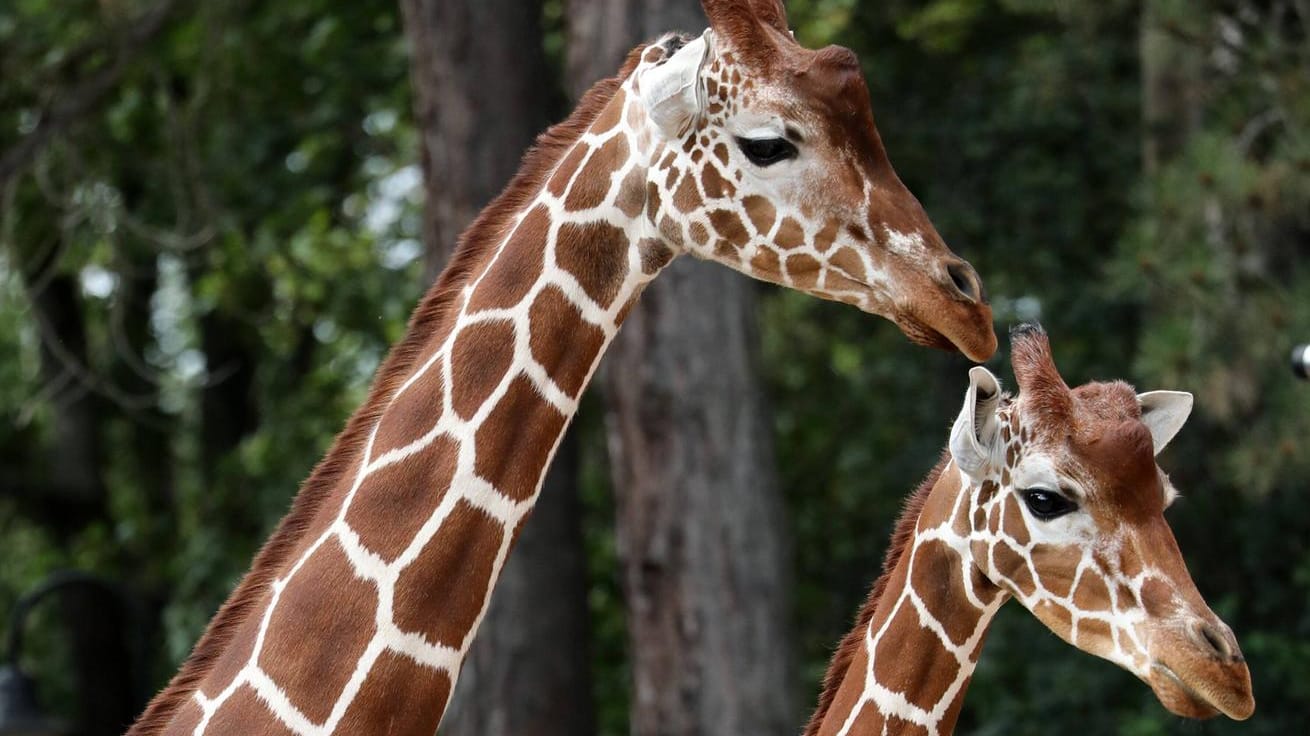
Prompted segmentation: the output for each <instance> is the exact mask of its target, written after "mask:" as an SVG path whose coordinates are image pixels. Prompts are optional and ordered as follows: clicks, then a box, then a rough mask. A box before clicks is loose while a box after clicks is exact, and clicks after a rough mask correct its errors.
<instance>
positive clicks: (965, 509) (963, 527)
mask: <svg viewBox="0 0 1310 736" xmlns="http://www.w3.org/2000/svg"><path fill="white" fill-rule="evenodd" d="M951 531H953V532H955V533H956V534H958V535H960V536H961V537H967V536H969V531H970V529H969V506H968V504H963V503H962V504H957V506H956V510H955V516H954V517H952V519H951Z"/></svg>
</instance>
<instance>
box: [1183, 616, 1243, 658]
mask: <svg viewBox="0 0 1310 736" xmlns="http://www.w3.org/2000/svg"><path fill="white" fill-rule="evenodd" d="M1192 634H1193V636H1194V638H1195V639H1196V643H1197V644H1200V645H1201V646H1202V647H1204V648H1205V649H1206V650H1207V651H1208V652H1209V653H1210V654H1212V655H1214V656H1215V657H1218V658H1219V659H1230V658H1232V656H1233V648H1232V647H1231V646H1230V645H1229V643H1228V637H1226V636H1224V634H1223V632H1221V631H1219V630H1217V629H1216V628H1215V627H1213V626H1211V625H1210V624H1208V623H1205V622H1204V621H1198V622H1197V623H1195V624H1193V625H1192Z"/></svg>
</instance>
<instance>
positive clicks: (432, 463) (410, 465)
mask: <svg viewBox="0 0 1310 736" xmlns="http://www.w3.org/2000/svg"><path fill="white" fill-rule="evenodd" d="M458 457H459V446H458V445H457V444H455V442H454V441H453V440H451V439H450V438H448V437H444V436H443V437H438V438H436V439H435V440H433V441H432V444H430V445H428V446H427V447H426V448H425V449H424V450H423V451H422V452H418V453H415V454H413V455H410V456H409V457H407V458H405V459H404V460H401V461H399V462H395V463H392V464H391V465H388V466H386V467H384V468H381V469H379V470H375V471H373V473H372V474H370V475H369V476H368V477H367V478H366V479H365V480H364V484H363V485H362V486H360V488H359V490H358V491H357V492H356V493H355V497H354V499H353V500H352V501H351V503H350V508H349V509H348V510H347V511H346V523H347V524H348V525H350V528H351V529H354V530H355V533H356V534H358V535H359V541H360V543H361V544H363V545H364V546H365V547H367V548H368V549H369V550H370V551H372V552H373V553H375V554H377V555H378V556H379V557H381V558H382V559H383V560H385V561H387V562H394V561H395V559H396V558H397V557H399V556H400V553H401V552H404V551H405V548H406V547H408V546H409V543H410V541H411V540H412V539H414V536H415V535H416V534H418V530H419V528H420V527H422V526H423V524H424V523H425V522H426V521H427V520H428V517H430V516H431V515H432V514H433V513H434V512H435V511H436V510H437V506H438V505H439V504H440V503H441V499H442V498H444V497H445V495H446V492H447V491H448V490H449V489H450V481H451V479H452V478H453V477H454V475H455V462H456V460H457V459H458Z"/></svg>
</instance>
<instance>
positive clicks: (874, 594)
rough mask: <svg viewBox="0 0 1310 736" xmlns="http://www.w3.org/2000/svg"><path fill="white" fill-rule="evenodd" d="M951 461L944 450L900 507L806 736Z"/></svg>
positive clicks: (822, 713)
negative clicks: (876, 571) (873, 578)
mask: <svg viewBox="0 0 1310 736" xmlns="http://www.w3.org/2000/svg"><path fill="white" fill-rule="evenodd" d="M950 459H951V453H950V452H949V451H947V450H944V451H942V456H941V459H940V460H938V461H937V466H936V467H934V468H933V469H932V470H931V471H929V473H928V475H927V476H926V477H925V478H924V479H923V480H922V481H921V482H920V483H919V487H918V488H916V489H914V492H913V493H911V494H910V496H909V498H907V499H906V500H905V505H904V506H903V507H901V515H900V517H899V518H898V519H897V520H896V529H895V530H894V531H893V532H892V541H891V544H890V545H889V546H888V547H887V554H886V555H885V556H884V557H883V560H882V574H880V575H879V576H878V579H877V581H875V582H874V584H873V588H872V589H871V590H870V591H869V597H868V598H867V599H865V601H864V607H863V608H861V609H860V614H859V616H857V617H856V619H855V626H854V627H853V628H852V629H851V630H850V631H849V632H847V634H846V636H845V637H843V638H842V641H841V644H840V645H838V646H837V651H836V652H835V653H834V654H833V655H832V661H831V662H829V663H828V672H827V674H825V675H824V676H823V693H822V694H820V695H819V705H818V707H817V708H815V710H814V715H813V716H811V717H810V722H809V724H808V725H806V727H805V736H815V734H817V733H818V732H819V726H821V725H823V719H824V718H825V717H826V716H827V715H828V709H829V708H831V707H832V701H833V699H834V698H836V697H837V689H838V688H840V687H841V683H842V680H843V679H844V678H845V677H846V671H847V670H848V669H850V666H851V662H852V661H853V660H854V659H855V653H856V652H857V651H859V648H860V646H861V645H862V643H863V641H864V631H865V629H867V628H869V622H870V621H872V620H873V612H874V611H876V610H877V609H878V601H879V600H880V599H881V598H882V594H883V593H884V592H885V591H886V590H887V582H888V580H890V578H891V573H892V571H893V570H895V569H896V565H898V564H899V563H900V561H901V555H903V554H904V553H905V548H906V547H907V546H908V545H909V543H910V540H911V539H912V538H913V537H914V527H915V525H916V524H918V522H919V514H921V513H923V506H924V504H925V503H927V502H928V496H929V494H930V493H931V492H932V489H933V486H935V485H937V481H938V479H940V478H941V476H942V471H943V470H945V469H946V464H947V463H948V462H950Z"/></svg>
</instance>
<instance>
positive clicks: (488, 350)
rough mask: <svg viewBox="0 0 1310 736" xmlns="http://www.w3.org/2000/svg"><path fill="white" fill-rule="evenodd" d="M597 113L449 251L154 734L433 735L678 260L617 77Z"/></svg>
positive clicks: (639, 118)
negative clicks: (523, 549)
mask: <svg viewBox="0 0 1310 736" xmlns="http://www.w3.org/2000/svg"><path fill="white" fill-rule="evenodd" d="M634 58H635V57H634ZM632 63H633V62H632V60H631V59H630V62H629V64H628V65H627V66H626V67H625V70H627V71H629V72H630V70H631V67H632ZM629 84H630V82H629ZM585 105H586V102H585V100H584V103H583V106H585ZM583 106H580V109H581V108H582V107H583ZM634 108H635V109H634ZM577 114H578V113H575V116H576V115H577ZM593 116H594V121H593V122H592V123H591V125H590V127H589V128H588V129H587V130H586V131H585V132H583V133H582V134H581V135H580V136H578V137H577V140H576V141H575V142H574V143H573V144H572V145H571V146H569V147H567V148H565V149H564V150H562V151H561V152H560V153H561V155H560V156H559V158H558V160H557V161H555V162H554V163H553V165H552V166H551V169H550V171H548V172H546V174H545V175H542V176H540V177H539V179H538V180H537V183H538V186H536V187H535V188H534V191H532V192H531V196H526V197H523V199H521V200H520V201H522V203H523V204H522V205H521V206H519V207H517V208H516V209H515V210H514V211H513V212H512V214H511V216H509V217H508V218H506V220H505V221H504V224H503V226H502V227H479V225H478V224H475V225H474V227H473V228H471V230H470V233H473V234H474V235H476V234H478V233H482V234H485V233H487V232H488V231H494V232H496V233H498V234H499V235H498V238H497V240H496V241H495V242H494V244H492V245H491V246H490V247H485V248H484V247H480V246H479V244H476V243H472V242H467V243H464V244H463V245H462V246H461V248H462V249H469V248H474V249H476V250H477V252H479V253H480V254H481V255H480V257H479V258H478V259H477V261H476V262H473V263H466V264H463V266H462V268H463V269H465V272H466V275H465V277H464V278H463V280H457V281H455V282H453V283H447V286H446V288H447V289H456V290H457V293H455V294H454V295H453V296H451V295H449V294H448V295H447V298H449V299H450V304H449V311H448V314H447V316H446V318H445V319H444V320H442V321H441V322H442V323H441V324H438V325H436V326H435V327H434V328H433V329H432V330H431V331H430V334H429V335H428V337H427V338H426V339H425V340H422V341H418V342H414V341H407V342H406V343H405V344H406V345H411V347H412V350H413V355H411V356H410V360H409V362H408V366H409V367H408V368H407V369H406V370H405V371H404V372H403V373H402V374H401V375H400V376H398V380H397V382H396V386H395V388H394V390H392V391H390V393H389V396H382V397H380V400H381V403H382V406H383V408H382V409H381V410H380V411H377V412H375V418H374V417H373V416H369V418H368V419H367V420H361V419H360V417H361V416H366V415H368V412H367V411H366V409H367V408H368V407H367V406H366V407H365V410H361V412H360V413H359V414H357V416H356V418H355V419H352V424H353V423H354V422H355V421H356V420H360V421H368V424H367V425H366V426H365V431H364V432H363V434H362V436H363V438H364V440H363V441H362V443H361V447H359V448H358V449H357V451H356V452H355V453H354V454H353V455H350V456H348V457H346V458H345V459H344V460H341V461H340V462H342V463H343V464H344V467H345V470H344V471H343V472H341V473H339V478H338V479H337V480H336V482H335V484H334V486H333V488H332V489H331V490H330V491H329V492H328V493H327V495H326V497H325V499H324V500H323V502H322V503H320V504H318V507H317V509H316V510H315V512H314V513H312V514H309V515H308V516H309V518H308V520H307V521H296V522H294V523H291V522H285V521H284V524H283V528H284V529H285V528H286V527H287V526H288V524H291V526H295V527H298V528H297V529H296V531H298V532H299V533H298V535H297V537H296V539H295V540H294V544H293V545H292V546H291V548H290V553H289V554H286V555H284V556H283V557H282V559H281V560H279V563H280V564H277V565H276V567H275V570H274V571H273V574H272V575H271V576H269V577H270V584H268V585H266V586H256V587H255V588H254V589H252V590H251V591H249V600H248V601H247V600H243V601H242V602H241V603H238V604H234V603H233V602H232V600H230V601H229V603H228V604H225V606H224V612H226V611H227V610H228V609H229V608H230V607H234V606H235V610H237V612H238V613H239V614H240V616H239V618H237V619H236V620H234V621H232V622H231V623H230V624H228V625H230V627H231V632H230V634H226V633H225V639H226V641H224V642H223V646H222V648H221V649H220V650H219V651H218V652H217V653H216V654H215V655H214V656H213V658H212V660H211V661H209V662H206V663H204V664H205V665H206V666H205V667H204V670H203V672H201V673H200V674H199V675H198V676H196V678H195V680H196V685H195V687H194V688H190V689H189V690H190V692H189V695H190V697H189V698H186V699H185V700H184V701H183V702H181V704H180V705H178V706H175V707H174V709H173V710H172V712H171V713H170V712H167V711H165V715H167V716H168V718H167V720H165V721H164V727H163V728H162V730H163V731H165V732H168V733H205V732H209V733H255V732H259V733H274V732H277V733H286V732H290V733H299V734H327V733H333V732H340V733H377V732H387V733H424V734H431V733H433V732H434V731H435V730H436V727H437V725H438V724H439V722H440V720H441V716H442V714H443V712H444V710H445V706H446V703H447V700H448V698H449V694H450V692H451V690H452V689H453V686H454V681H455V679H456V677H457V675H458V672H459V668H460V664H461V662H462V659H463V657H464V654H465V653H466V651H467V649H468V646H469V645H470V643H471V642H472V639H473V636H474V633H475V631H476V629H477V626H478V623H479V622H480V620H481V618H482V616H483V614H484V612H485V610H486V607H487V603H488V601H489V600H490V595H491V591H492V589H493V587H494V585H495V581H496V579H497V578H498V576H499V574H500V571H501V567H502V565H503V564H504V561H505V559H506V556H507V555H508V553H509V550H510V547H511V546H512V544H513V541H514V539H515V538H516V537H517V533H518V531H519V529H520V528H521V525H522V523H523V522H524V521H525V519H526V517H527V516H528V514H529V512H530V511H531V509H532V507H533V505H534V503H535V500H536V495H537V492H538V490H539V488H540V484H541V481H542V478H543V477H544V474H545V471H546V467H547V465H548V464H549V462H550V460H551V457H552V455H553V454H554V452H555V449H556V447H557V446H558V444H559V441H560V438H561V437H562V435H563V433H564V430H565V428H566V426H567V424H568V422H569V420H570V419H571V417H572V416H573V414H574V412H575V410H576V408H577V403H578V399H579V397H580V395H581V393H582V390H583V388H584V387H585V386H586V384H587V382H588V381H589V380H590V378H591V375H592V373H593V371H594V370H595V367H596V364H597V362H598V361H599V359H600V356H601V354H602V353H603V351H604V349H605V347H606V346H607V345H608V344H609V342H610V340H611V339H612V338H613V337H614V334H615V332H616V331H617V329H618V327H619V325H620V323H621V322H622V321H623V319H624V317H625V316H626V314H627V311H628V309H629V308H630V307H631V306H632V304H633V303H634V302H635V300H636V298H637V296H638V294H639V293H640V290H641V288H642V287H643V286H644V284H645V283H647V282H648V281H649V280H650V279H651V278H653V276H654V275H655V274H656V273H658V271H659V270H660V269H661V268H662V267H663V266H664V265H665V264H666V263H667V262H668V260H669V259H670V258H672V256H673V252H672V251H671V250H670V249H668V248H667V247H665V246H664V245H663V244H662V243H661V242H660V241H659V239H658V238H655V237H651V236H650V235H649V233H651V232H653V228H651V227H650V225H649V223H648V220H647V219H646V218H645V217H643V214H644V213H643V210H642V206H641V205H642V204H643V201H644V196H643V195H644V194H645V179H646V177H645V167H646V166H647V155H648V154H649V153H650V151H649V148H650V147H651V145H652V143H651V137H650V135H649V133H648V132H647V131H646V130H645V129H644V128H643V124H644V122H645V121H644V116H643V115H642V111H641V109H640V108H639V107H637V103H636V102H635V95H631V94H629V92H628V91H627V90H626V85H625V86H624V87H620V88H619V89H618V91H617V93H616V94H614V96H613V97H612V99H610V100H609V101H608V103H607V104H604V106H603V107H601V108H600V111H599V113H594V112H593ZM548 135H549V134H548ZM516 181H517V180H516ZM513 187H514V185H511V190H510V191H513ZM506 196H508V195H506ZM505 198H506V197H505V196H503V197H502V200H504V199H505ZM510 199H513V197H510ZM493 207H494V205H493ZM485 217H486V216H485V215H484V218H485ZM480 222H481V220H480ZM483 245H485V244H483ZM447 281H449V279H448V280H447ZM443 283H446V282H445V281H443ZM440 287H441V284H439V285H438V288H440ZM434 291H435V290H434ZM433 299H434V297H433V296H432V295H431V294H430V295H429V297H428V298H427V300H425V301H428V302H430V301H432V300H433ZM425 307H426V304H425V305H424V306H421V307H420V313H421V312H422V311H423V310H424V308H425ZM417 319H418V318H417V317H416V320H417ZM414 329H416V327H415V325H411V331H413V330H414ZM397 352H400V351H399V350H398V351H397ZM393 359H395V353H393V356H392V358H391V359H389V361H390V360H393ZM375 393H376V390H375ZM348 431H349V430H348ZM341 444H342V443H341V442H339V443H338V446H337V447H334V449H333V451H332V452H330V453H329V456H328V459H327V460H325V462H324V464H323V465H325V466H326V465H330V464H332V463H333V462H334V460H333V456H334V454H337V453H339V452H343V451H344V450H343V448H342V447H341V446H340V445H341ZM321 467H322V466H321ZM317 474H318V471H316V475H317ZM311 482H312V479H311ZM293 515H294V512H293ZM302 526H303V528H299V527H302ZM281 533H282V531H281V530H280V531H279V535H280V534H281ZM278 538H279V537H278V536H277V535H275V537H274V539H275V540H277V539H278ZM269 546H270V547H271V546H273V544H272V543H270V545H269ZM265 553H267V548H266V551H265ZM265 553H261V558H262V557H263V556H264V554H265ZM258 566H259V562H258V561H257V563H256V568H258ZM250 577H254V573H253V572H252V575H251V576H250ZM250 577H248V579H247V582H248V581H249V580H250ZM247 582H243V584H242V588H239V589H238V591H237V593H236V594H234V596H233V600H235V599H237V598H238V597H239V596H240V595H241V594H242V591H243V589H244V588H245V587H246V585H247ZM224 612H220V616H219V617H216V621H217V620H218V619H219V618H222V617H223V613H224ZM235 615H236V614H234V616H235ZM215 626H217V624H214V625H211V632H207V634H206V637H208V636H210V633H212V631H213V629H214V627H215ZM204 644H205V642H204V640H203V639H202V642H201V645H198V647H197V652H200V651H201V650H202V647H203V646H204ZM192 659H193V660H196V659H206V658H205V657H199V656H198V655H193V658H192ZM191 664H192V663H191V662H189V663H188V665H191ZM186 674H187V669H186V668H184V669H183V675H182V676H180V677H183V676H185V675H186ZM175 684H176V681H175ZM170 689H172V686H170ZM168 694H169V691H167V690H166V691H165V693H164V695H168ZM161 697H163V696H161ZM149 715H150V711H147V716H149ZM143 720H146V719H144V718H143ZM139 728H140V727H139ZM137 732H138V733H154V732H156V731H154V730H149V729H148V728H140V730H139V731H137Z"/></svg>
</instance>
